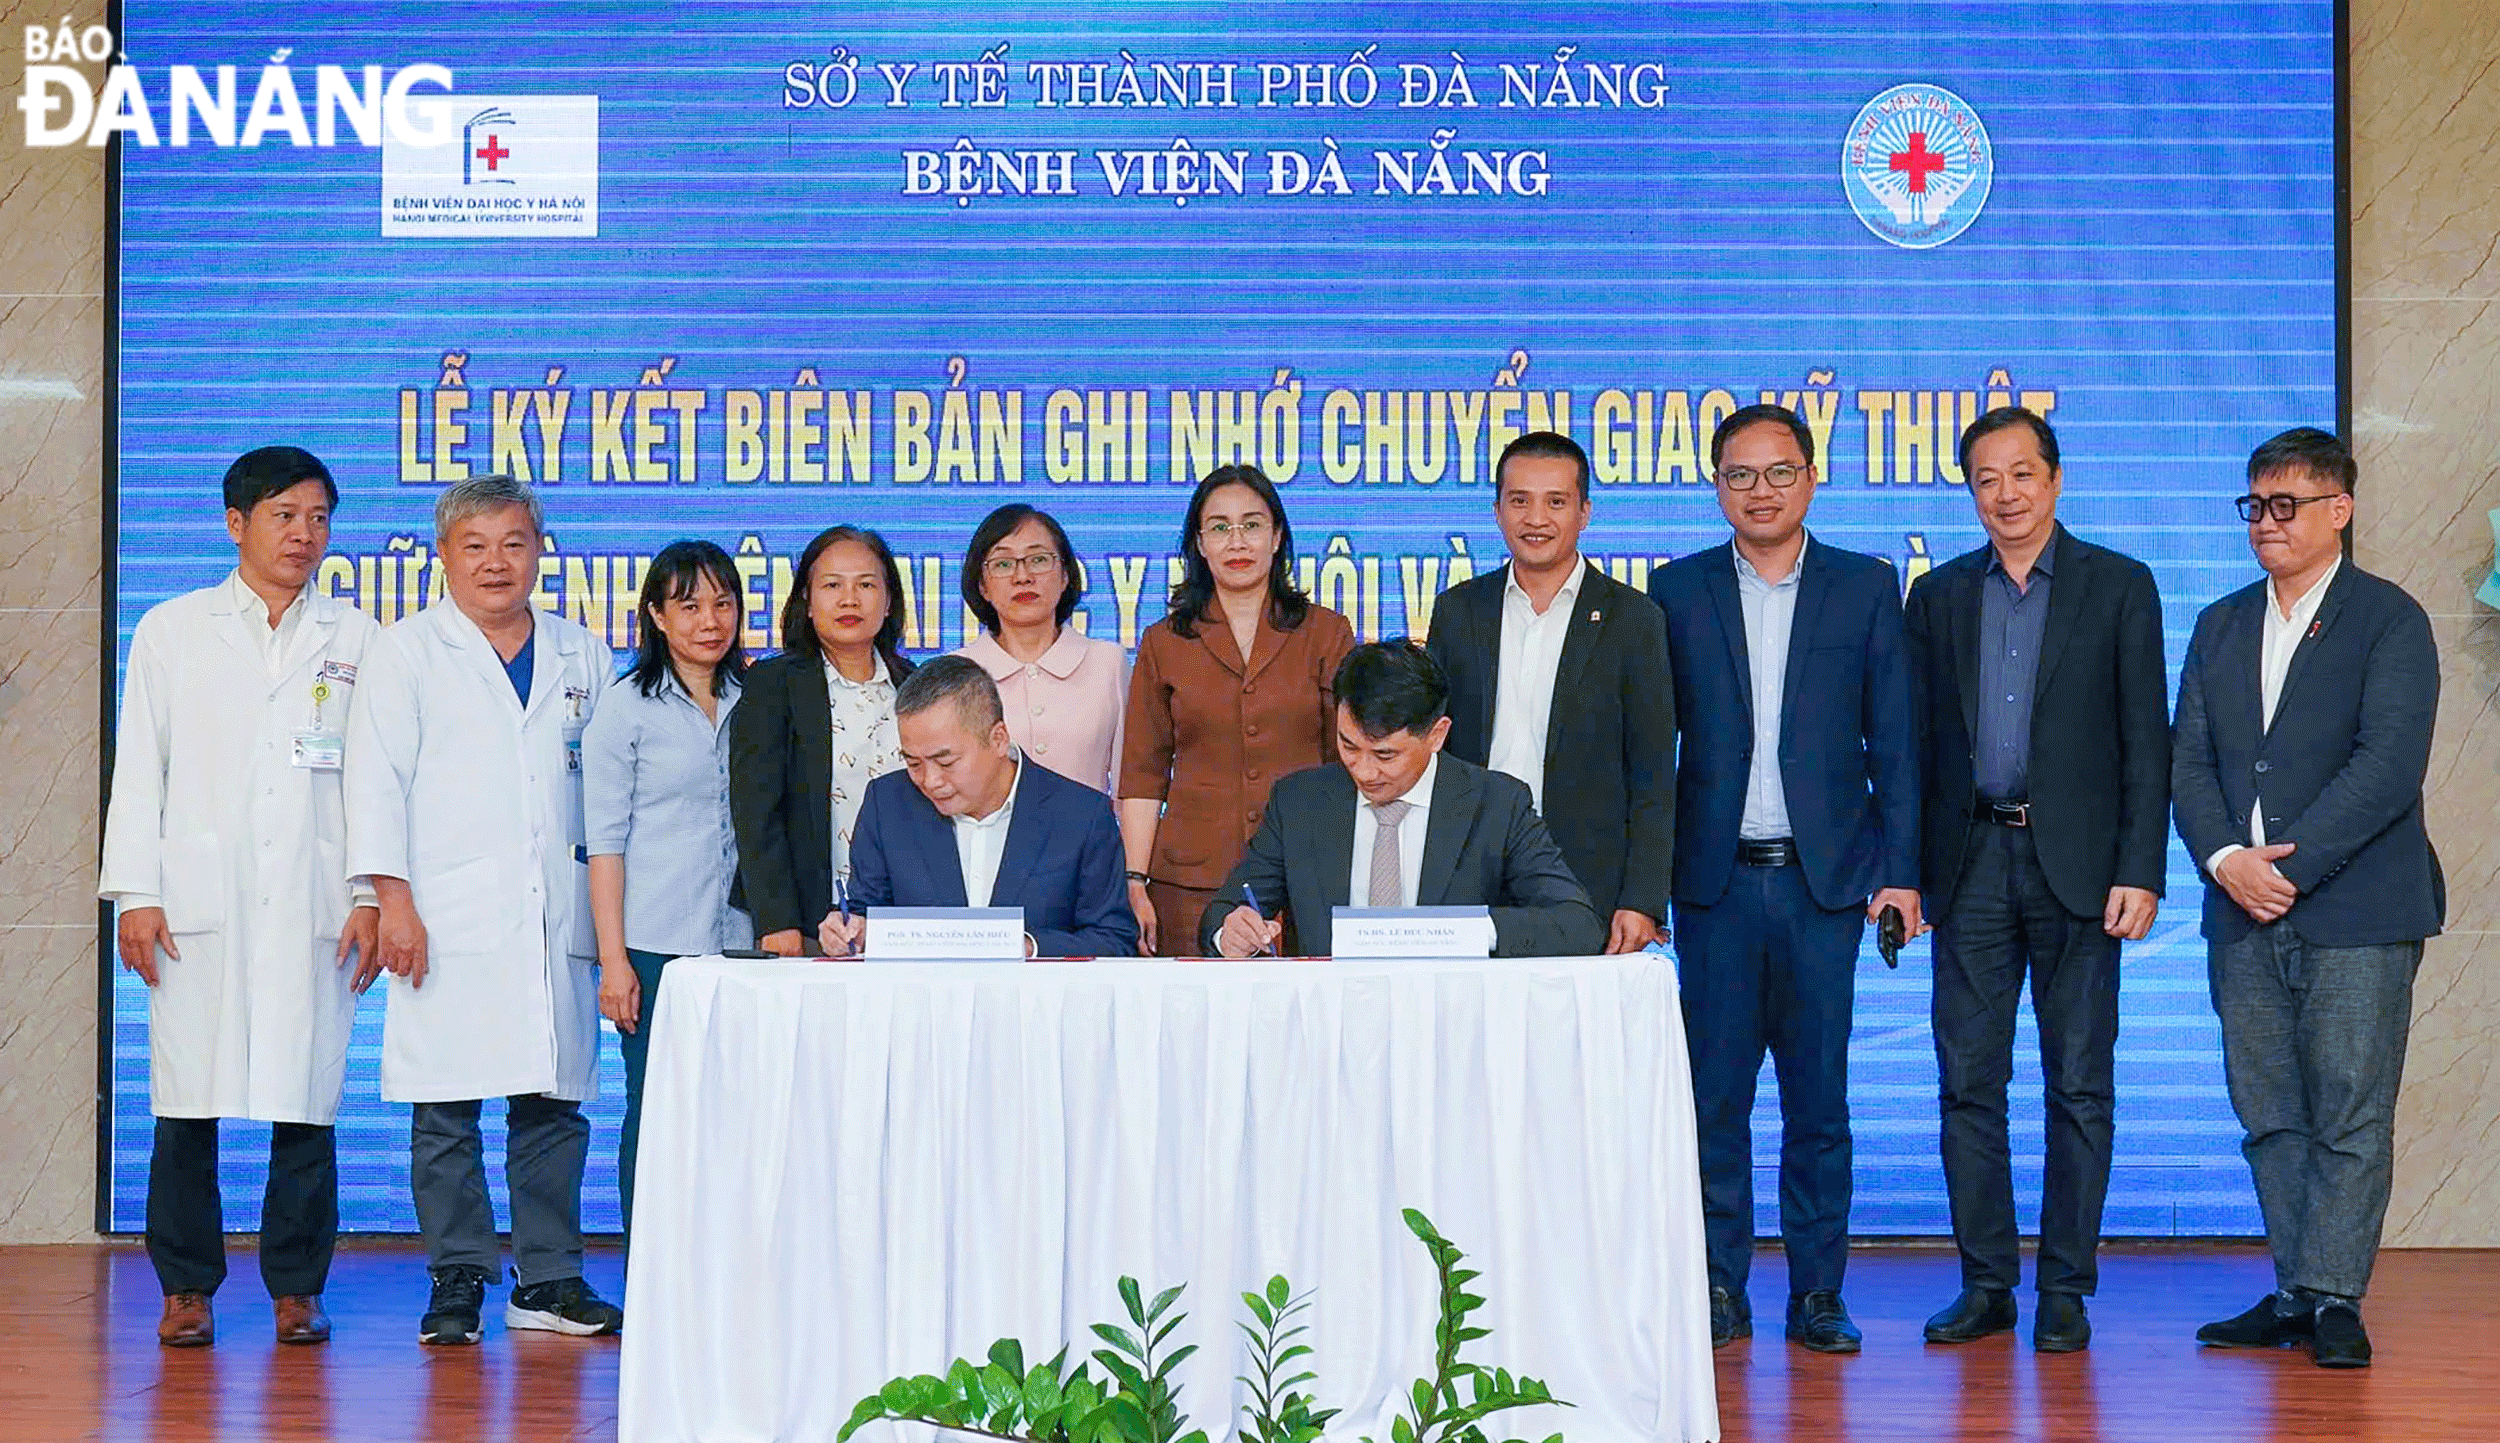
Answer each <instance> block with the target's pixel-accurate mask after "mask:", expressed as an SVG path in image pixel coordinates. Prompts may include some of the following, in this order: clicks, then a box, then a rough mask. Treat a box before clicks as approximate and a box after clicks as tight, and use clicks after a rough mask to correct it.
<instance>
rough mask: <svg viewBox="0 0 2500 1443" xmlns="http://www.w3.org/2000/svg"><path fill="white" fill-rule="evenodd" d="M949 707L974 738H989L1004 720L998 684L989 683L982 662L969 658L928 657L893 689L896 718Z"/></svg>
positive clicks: (988, 676) (1005, 712) (1003, 707)
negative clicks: (993, 729)
mask: <svg viewBox="0 0 2500 1443" xmlns="http://www.w3.org/2000/svg"><path fill="white" fill-rule="evenodd" d="M949 705H951V706H953V707H954V708H955V710H956V712H957V714H958V715H960V716H961V717H962V718H963V719H964V730H966V731H968V732H971V733H972V734H973V735H974V736H976V737H984V736H988V735H989V733H990V728H992V727H994V726H996V725H998V724H999V723H1000V722H1002V721H1004V720H1006V719H1007V707H1006V704H1005V703H1004V702H1003V701H1001V700H1000V698H999V695H998V683H997V682H995V681H992V680H990V674H989V673H988V672H986V671H984V670H982V669H981V663H979V662H977V661H974V660H973V659H972V658H971V657H968V656H955V655H952V654H949V655H946V656H937V657H931V658H930V659H929V660H927V661H924V662H922V663H921V664H920V665H919V666H917V667H914V668H913V669H912V674H911V675H909V676H907V677H904V678H903V681H902V684H901V685H900V686H897V687H896V688H894V714H895V715H896V716H898V717H907V716H917V715H919V714H920V713H921V712H924V711H928V710H930V709H932V708H934V707H939V706H949Z"/></svg>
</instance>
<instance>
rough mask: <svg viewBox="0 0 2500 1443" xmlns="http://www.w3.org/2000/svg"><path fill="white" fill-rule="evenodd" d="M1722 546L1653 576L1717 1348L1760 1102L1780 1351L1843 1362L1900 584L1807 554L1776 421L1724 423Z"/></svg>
mask: <svg viewBox="0 0 2500 1443" xmlns="http://www.w3.org/2000/svg"><path fill="white" fill-rule="evenodd" d="M1710 465H1711V470H1712V473H1713V475H1712V479H1713V482H1714V483H1715V486H1716V489H1717V494H1718V503H1719V509H1720V511H1721V512H1722V513H1723V514H1725V515H1726V517H1727V519H1728V524H1729V526H1730V527H1731V528H1732V529H1733V531H1734V533H1735V534H1734V536H1733V537H1731V538H1730V540H1729V541H1728V543H1727V544H1726V545H1724V546H1714V547H1712V548H1710V549H1709V550H1707V551H1698V552H1695V553H1694V554H1692V555H1690V556H1686V557H1682V558H1679V559H1678V560H1677V561H1676V562H1675V563H1674V564H1673V565H1671V566H1668V567H1667V568H1666V569H1664V570H1663V571H1657V572H1652V573H1651V574H1650V578H1649V594H1650V596H1651V597H1652V598H1654V599H1655V600H1656V601H1657V603H1658V605H1659V607H1660V609H1661V610H1662V611H1664V613H1665V615H1666V622H1667V652H1668V656H1669V659H1670V660H1671V662H1672V663H1673V665H1674V668H1675V695H1676V700H1677V705H1678V708H1679V710H1680V711H1681V712H1682V713H1683V718H1684V728H1683V734H1682V738H1681V741H1680V744H1679V746H1678V748H1677V755H1676V804H1675V944H1676V959H1677V962H1678V964H1679V966H1680V968H1681V981H1682V984H1683V998H1684V1037H1685V1046H1686V1048H1687V1049H1688V1050H1689V1052H1690V1054H1691V1056H1692V1064H1693V1116H1694V1126H1695V1131H1696V1132H1697V1133H1698V1134H1699V1146H1700V1153H1701V1209H1702V1228H1703V1231H1704V1233H1705V1235H1706V1240H1707V1243H1708V1248H1709V1267H1710V1340H1711V1345H1712V1346H1713V1347H1718V1346H1724V1345H1725V1344H1727V1343H1728V1342H1730V1341H1732V1340H1734V1339H1736V1338H1742V1337H1750V1336H1752V1333H1753V1305H1752V1303H1751V1302H1750V1301H1748V1298H1747V1294H1746V1291H1745V1285H1746V1280H1747V1279H1748V1278H1749V1277H1750V1276H1751V1273H1752V1268H1753V1242H1754V1231H1753V1228H1754V1213H1753V1161H1754V1156H1753V1104H1754V1085H1755V1081H1756V1079H1757V1078H1759V1077H1760V1076H1761V1072H1762V1055H1763V1053H1764V1052H1765V1051H1766V1050H1767V1051H1768V1052H1769V1053H1770V1054H1771V1059H1772V1062H1773V1064H1774V1065H1775V1066H1776V1067H1777V1069H1778V1076H1779V1095H1780V1190H1779V1191H1780V1240H1781V1242H1782V1243H1783V1244H1784V1245H1785V1247H1786V1250H1787V1254H1788V1311H1787V1325H1786V1326H1787V1334H1788V1337H1789V1339H1790V1340H1791V1341H1792V1342H1795V1343H1797V1344H1798V1345H1800V1346H1802V1347H1805V1348H1809V1349H1812V1350H1813V1351H1815V1352H1821V1353H1854V1352H1856V1351H1858V1348H1859V1345H1860V1341H1861V1340H1860V1337H1859V1334H1858V1328H1857V1325H1856V1324H1855V1323H1853V1322H1851V1321H1850V1319H1849V1310H1848V1308H1847V1307H1846V1306H1845V1305H1844V1304H1843V1303H1842V1301H1841V1296H1840V1287H1841V1281H1842V1277H1843V1275H1844V1274H1845V1273H1846V1272H1847V1270H1848V1265H1849V1201H1850V1194H1851V1187H1852V1178H1851V1173H1850V1159H1851V1153H1852V1142H1851V1137H1850V1131H1849V1026H1850V1019H1851V1014H1852V1012H1853V1010H1854V1008H1855V1005H1856V999H1857V965H1858V951H1859V943H1860V941H1861V939H1862V938H1863V937H1864V935H1865V931H1866V926H1867V924H1868V923H1870V922H1876V921H1878V920H1879V919H1880V918H1881V917H1882V916H1883V914H1884V912H1885V911H1886V910H1887V909H1889V910H1892V911H1896V912H1898V913H1899V914H1900V917H1901V921H1902V924H1903V928H1904V930H1905V931H1906V932H1907V933H1908V934H1909V935H1911V936H1916V935H1917V934H1918V932H1919V930H1920V923H1919V901H1920V899H1919V895H1918V738H1917V726H1916V722H1915V719H1914V709H1913V707H1912V704H1911V701H1910V669H1909V661H1908V657H1907V655H1906V652H1905V649H1904V646H1903V643H1902V638H1901V592H1900V583H1899V582H1898V581H1897V580H1896V579H1895V573H1894V572H1893V569H1892V567H1891V566H1890V565H1888V564H1886V563H1885V562H1883V561H1882V560H1880V559H1878V558H1876V557H1872V556H1864V555H1860V554H1859V553H1857V552H1854V551H1843V550H1841V549H1840V548H1839V547H1837V546H1832V545H1829V544H1827V543H1825V542H1822V541H1819V540H1817V539H1815V538H1814V537H1812V536H1809V535H1808V534H1807V533H1806V524H1805V522H1806V509H1807V507H1808V506H1809V505H1811V504H1812V502H1813V500H1814V487H1815V470H1814V433H1813V432H1812V431H1811V430H1809V429H1808V428H1807V426H1806V423H1805V422H1804V420H1802V419H1801V418H1800V417H1799V416H1798V415H1797V413H1796V412H1794V411H1792V410H1789V409H1788V408H1787V407H1784V406H1772V405H1760V406H1747V407H1744V408H1743V409H1741V410H1738V411H1736V412H1735V413H1733V414H1732V415H1730V416H1728V417H1727V419H1726V420H1724V421H1722V422H1720V423H1719V427H1718V429H1717V431H1716V432H1715V433H1714V434H1713V435H1712V436H1711V438H1710Z"/></svg>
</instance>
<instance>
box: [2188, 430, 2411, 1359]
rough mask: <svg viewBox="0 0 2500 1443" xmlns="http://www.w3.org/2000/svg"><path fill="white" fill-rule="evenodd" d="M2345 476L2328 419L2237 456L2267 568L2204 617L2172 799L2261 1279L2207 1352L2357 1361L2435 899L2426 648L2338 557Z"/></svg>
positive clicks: (2347, 520) (2366, 577)
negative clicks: (2259, 1222)
mask: <svg viewBox="0 0 2500 1443" xmlns="http://www.w3.org/2000/svg"><path fill="white" fill-rule="evenodd" d="M2356 470H2357V468H2356V467H2355V466H2354V465H2353V459H2352V452H2351V451H2349V450H2347V449H2346V448H2345V446H2344V443H2343V442H2341V441H2339V440H2337V439H2336V438H2335V437H2333V436H2331V435H2328V434H2327V433H2326V432H2324V431H2319V430H2314V429H2311V428H2308V427H2301V428H2298V429H2295V430H2290V431H2286V432H2284V433H2283V434H2281V435H2279V436H2276V437H2275V438H2274V439H2272V440H2270V441H2268V442H2266V443H2265V444H2264V445H2262V446H2260V447H2258V448H2257V450H2256V453H2255V454H2253V455H2251V456H2250V457H2249V458H2248V490H2249V494H2248V495H2246V496H2242V497H2241V498H2240V501H2239V506H2240V515H2241V517H2242V519H2244V520H2246V521H2247V522H2248V544H2249V549H2250V550H2252V551H2254V552H2256V553H2257V562H2258V564H2259V565H2260V566H2263V567H2264V568H2265V570H2266V579H2265V580H2264V581H2262V582H2259V583H2256V584H2254V585H2251V586H2245V587H2242V588H2241V589H2240V590H2238V591H2235V592H2233V593H2231V594H2230V595H2229V596H2226V597H2224V598H2222V599H2221V600H2220V601H2217V602H2215V603H2214V604H2213V605H2211V606H2209V607H2207V608H2205V613H2204V615H2202V616H2200V617H2198V618H2197V619H2196V635H2195V637H2194V639H2193V640H2191V641H2190V642H2189V644H2188V656H2187V663H2186V665H2185V666H2183V667H2182V668H2181V669H2180V672H2179V712H2178V720H2177V723H2176V727H2175V729H2174V731H2173V733H2172V746H2171V763H2170V775H2171V794H2172V798H2173V801H2174V804H2175V805H2176V807H2177V810H2178V818H2179V836H2180V837H2181V838H2182V839H2183V840H2184V841H2186V843H2187V847H2188V853H2189V855H2191V856H2193V857H2195V858H2196V859H2197V862H2198V864H2199V865H2200V866H2201V867H2203V869H2204V871H2205V875H2206V877H2207V878H2208V879H2209V882H2208V885H2207V886H2206V888H2205V925H2204V932H2205V946H2206V951H2207V958H2206V973H2207V976H2208V978H2209V979H2210V981H2211V985H2212V988H2213V1000H2214V1011H2215V1012H2216V1013H2217V1014H2219V1015H2220V1017H2221V1019H2222V1065H2223V1073H2224V1076H2225V1077H2226V1078H2228V1079H2229V1081H2230V1085H2231V1106H2232V1109H2233V1110H2234V1111H2236V1112H2237V1113H2238V1114H2239V1118H2240V1126H2241V1127H2242V1128H2243V1129H2245V1130H2246V1133H2247V1137H2246V1139H2245V1140H2244V1141H2243V1142H2242V1143H2241V1145H2240V1150H2241V1151H2242V1152H2243V1153H2245V1154H2246V1155H2247V1157H2248V1170H2249V1171H2250V1173H2252V1174H2254V1175H2255V1178H2256V1182H2257V1206H2258V1208H2259V1209H2260V1210H2261V1211H2262V1212H2263V1213H2264V1214H2265V1220H2266V1244H2267V1246H2268V1247H2269V1248H2270V1249H2271V1250H2272V1251H2273V1253H2274V1275H2275V1291H2274V1292H2273V1293H2272V1294H2270V1295H2269V1296H2267V1297H2264V1298H2261V1299H2259V1300H2258V1302H2257V1305H2256V1306H2255V1307H2253V1308H2250V1309H2249V1310H2248V1311H2247V1312H2245V1313H2242V1314H2240V1315H2239V1316H2238V1317H2235V1318H2228V1319H2225V1320H2223V1321H2221V1322H2218V1323H2208V1324H2206V1325H2205V1326H2204V1327H2202V1328H2199V1329H2198V1330H2197V1333H2196V1339H2197V1341H2198V1342H2200V1343H2204V1344H2207V1345H2209V1346H2214V1347H2226V1348H2263V1347H2274V1346H2278V1345H2282V1344H2290V1343H2303V1342H2305V1343H2307V1344H2308V1345H2309V1349H2310V1354H2311V1356H2312V1358H2313V1359H2314V1360H2315V1361H2316V1362H2317V1364H2318V1365H2319V1366H2320V1367H2325V1368H2362V1367H2367V1366H2369V1362H2370V1336H2369V1334H2368V1332H2366V1331H2365V1330H2364V1329H2363V1328H2362V1326H2361V1294H2362V1291H2363V1290H2364V1289H2365V1288H2366V1287H2367V1286H2368V1285H2369V1281H2370V1269H2371V1265H2372V1263H2373V1262H2375V1261H2376V1259H2377V1256H2378V1243H2379V1228H2380V1225H2381V1224H2382V1223H2383V1222H2385V1220H2386V1217H2387V1193H2388V1184H2389V1179H2390V1176H2391V1173H2392V1171H2393V1167H2394V1161H2395V1127H2394V1125H2395V1114H2396V1089H2397V1084H2398V1083H2399V1081H2400V1080H2401V1079H2402V1077H2403V1074H2404V1059H2405V1038H2406V1034H2407V1030H2408V1029H2409V1028H2410V1027H2411V1025H2412V1019H2413V974H2414V971H2415V969H2416V968H2417V967H2419V966H2420V965H2421V961H2422V942H2423V939H2425V938H2427V937H2430V936H2433V935H2435V934H2437V933H2438V931H2439V929H2440V924H2441V922H2442V920H2443V917H2444V914H2445V912H2446V909H2447V892H2446V888H2445V885H2444V883H2443V881H2442V879H2441V877H2440V872H2439V857H2438V855H2437V854H2436V853H2434V852H2433V851H2432V850H2431V841H2430V834H2429V832H2428V831H2426V830H2425V829H2424V827H2423V825H2422V781H2423V777H2424V776H2425V774H2426V773H2427V772H2428V771H2429V769H2430V752H2431V723H2432V720H2433V718H2434V716H2435V715H2436V714H2437V712H2438V710H2439V649H2438V647H2437V645H2436V644H2435V643H2434V642H2433V641H2432V638H2431V624H2430V618H2428V617H2427V616H2425V615H2423V613H2422V608H2421V606H2420V605H2419V604H2418V603H2416V602H2415V601H2414V599H2413V598H2412V597H2410V596H2407V595H2406V594H2405V593H2404V591H2403V590H2402V589H2401V588H2399V587H2397V586H2396V585H2395V584H2394V583H2392V582H2388V581H2384V580H2381V579H2380V578H2378V577H2375V576H2372V575H2370V574H2369V573H2368V572H2366V571H2363V570H2362V569H2361V568H2359V567H2358V566H2355V565H2353V564H2352V563H2351V562H2350V561H2348V560H2346V559H2345V558H2344V552H2343V539H2344V528H2345V527H2346V526H2348V525H2349V524H2351V521H2352V507H2353V501H2352V490H2353V482H2354V480H2355V479H2356Z"/></svg>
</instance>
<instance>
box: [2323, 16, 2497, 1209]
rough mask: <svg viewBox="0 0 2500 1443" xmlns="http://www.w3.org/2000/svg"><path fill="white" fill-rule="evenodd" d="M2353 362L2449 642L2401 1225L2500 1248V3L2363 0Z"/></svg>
mask: <svg viewBox="0 0 2500 1443" xmlns="http://www.w3.org/2000/svg"><path fill="white" fill-rule="evenodd" d="M2351 20H2352V32H2351V51H2350V54H2351V70H2350V75H2351V83H2352V216H2353V220H2352V262H2353V295H2352V344H2353V357H2352V372H2353V384H2354V402H2353V417H2354V430H2355V437H2354V440H2355V449H2356V451H2358V453H2359V455H2360V460H2361V492H2360V505H2359V510H2358V514H2357V518H2356V520H2355V523H2354V525H2355V528H2356V533H2355V537H2356V545H2357V547H2358V552H2359V556H2360V560H2361V563H2362V565H2364V566H2367V567H2369V568H2370V569H2371V570H2373V571H2376V572H2379V573H2380V574H2382V575H2385V576H2388V577H2391V578H2393V579H2394V580H2396V581H2397V582H2399V583H2401V584H2402V585H2403V586H2404V587H2405V588H2406V589H2407V590H2409V591H2411V592H2412V593H2413V594H2414V595H2415V596H2416V597H2418V598H2420V600H2421V602H2422V604H2423V606H2424V607H2425V608H2427V609H2428V610H2429V612H2430V613H2431V617H2432V625H2433V626H2434V628H2435V629H2436V632H2437V635H2438V639H2439V651H2440V672H2441V689H2440V708H2439V730H2438V733H2437V742H2436V750H2434V751H2433V752H2432V754H2431V770H2430V783H2429V789H2428V790H2429V809H2430V827H2431V836H2432V839H2433V841H2434V843H2435V844H2436V845H2437V846H2438V848H2439V852H2440V860H2441V861H2442V862H2443V863H2444V864H2445V865H2446V868H2447V873H2448V927H2449V930H2448V933H2447V935H2446V936H2443V937H2440V938H2438V939H2436V940H2434V941H2433V942H2432V943H2431V944H2430V948H2429V950H2428V953H2427V955H2426V956H2425V957H2424V959H2423V963H2422V971H2421V976H2420V979H2419V981H2418V982H2417V983H2416V985H2415V989H2414V1003H2413V1019H2414V1020H2413V1049H2412V1053H2411V1055H2410V1056H2409V1057H2408V1058H2407V1059H2406V1065H2405V1087H2404V1095H2403V1099H2402V1102H2401V1103H2400V1104H2399V1109H2398V1114H2397V1123H2396V1193H2395V1198H2394V1201H2393V1203H2392V1205H2391V1206H2390V1208H2389V1211H2388V1219H2387V1224H2388V1227H2387V1240H2388V1242H2389V1243H2390V1244H2392V1245H2397V1246H2408V1247H2495V1246H2500V968H2495V966H2494V964H2495V963H2496V962H2500V826H2495V825H2494V823H2495V820H2500V819H2496V818H2495V815H2494V814H2495V811H2500V710H2495V706H2494V702H2495V699H2500V612H2493V611H2492V610H2490V609H2489V608H2487V607H2484V606H2482V605H2481V604H2480V603H2478V602H2476V601H2475V600H2474V589H2475V588H2476V587H2477V586H2479V585H2480V584H2481V583H2482V581H2483V578H2484V577H2485V576H2486V575H2488V574H2489V572H2490V569H2491V561H2492V531H2491V526H2490V525H2489V523H2488V522H2487V521H2486V520H2485V517H2486V516H2487V514H2488V513H2489V512H2490V511H2491V509H2492V508H2493V507H2495V506H2500V438H2496V437H2495V433H2494V432H2493V430H2492V427H2491V420H2492V414H2493V403H2494V401H2495V400H2496V399H2500V144H2495V141H2500V133H2496V132H2500V125H2496V124H2495V121H2494V120H2493V116H2494V115H2495V114H2500V6H2496V5H2493V4H2491V3H2489V0H2476V3H2465V4H2443V3H2437V0H2431V3H2416V4H2395V3H2386V0H2353V4H2352V7H2351Z"/></svg>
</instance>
